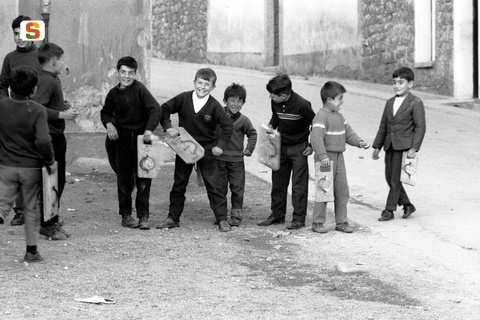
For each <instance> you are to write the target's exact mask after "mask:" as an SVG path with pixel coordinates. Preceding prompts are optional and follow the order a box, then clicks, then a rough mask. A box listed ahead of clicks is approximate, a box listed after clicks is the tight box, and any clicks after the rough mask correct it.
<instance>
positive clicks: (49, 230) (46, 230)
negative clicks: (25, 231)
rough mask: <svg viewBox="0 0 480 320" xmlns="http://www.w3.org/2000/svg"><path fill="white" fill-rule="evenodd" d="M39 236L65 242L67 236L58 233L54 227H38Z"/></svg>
mask: <svg viewBox="0 0 480 320" xmlns="http://www.w3.org/2000/svg"><path fill="white" fill-rule="evenodd" d="M40 234H41V235H43V236H45V237H47V238H48V239H52V240H67V236H66V235H64V234H63V233H61V232H60V231H58V229H57V226H55V225H53V226H48V227H40Z"/></svg>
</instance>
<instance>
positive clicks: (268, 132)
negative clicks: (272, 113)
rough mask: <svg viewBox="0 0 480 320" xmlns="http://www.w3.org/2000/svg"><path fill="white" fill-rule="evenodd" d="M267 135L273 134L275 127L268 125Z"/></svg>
mask: <svg viewBox="0 0 480 320" xmlns="http://www.w3.org/2000/svg"><path fill="white" fill-rule="evenodd" d="M267 134H273V127H272V125H271V124H269V125H268V129H267Z"/></svg>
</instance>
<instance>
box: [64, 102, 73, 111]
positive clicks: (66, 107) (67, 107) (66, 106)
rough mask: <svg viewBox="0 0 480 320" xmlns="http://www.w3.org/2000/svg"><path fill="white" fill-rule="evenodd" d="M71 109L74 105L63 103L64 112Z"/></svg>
mask: <svg viewBox="0 0 480 320" xmlns="http://www.w3.org/2000/svg"><path fill="white" fill-rule="evenodd" d="M71 107H72V105H71V104H70V102H68V101H67V100H65V101H63V110H69V109H70V108H71Z"/></svg>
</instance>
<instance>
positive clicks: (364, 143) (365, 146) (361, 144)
mask: <svg viewBox="0 0 480 320" xmlns="http://www.w3.org/2000/svg"><path fill="white" fill-rule="evenodd" d="M358 146H359V147H360V148H363V149H365V150H367V149H368V148H370V144H368V142H365V141H363V140H361V141H360V142H359V143H358Z"/></svg>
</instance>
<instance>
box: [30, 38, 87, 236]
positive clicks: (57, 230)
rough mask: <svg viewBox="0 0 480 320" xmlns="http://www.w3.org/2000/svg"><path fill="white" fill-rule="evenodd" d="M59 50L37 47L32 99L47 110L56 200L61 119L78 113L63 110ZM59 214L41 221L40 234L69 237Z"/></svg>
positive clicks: (62, 162) (62, 153)
mask: <svg viewBox="0 0 480 320" xmlns="http://www.w3.org/2000/svg"><path fill="white" fill-rule="evenodd" d="M63 53H64V52H63V49H62V48H60V47H59V46H58V45H56V44H54V43H51V42H50V43H48V42H47V43H44V44H42V45H41V46H40V48H38V61H39V62H40V64H41V65H42V71H41V72H40V75H39V77H38V90H37V94H36V95H35V97H34V100H35V101H36V102H38V103H40V104H41V105H43V106H44V107H45V108H46V109H47V115H48V128H49V129H50V137H51V138H52V145H53V151H54V153H55V161H57V162H58V201H59V205H60V199H61V196H62V193H63V189H64V187H65V171H66V153H67V140H66V139H65V135H64V134H63V132H64V131H65V120H75V118H76V117H77V115H78V113H77V112H74V111H73V110H71V109H69V110H65V100H64V99H63V90H62V83H61V82H60V79H59V78H58V75H60V74H61V73H62V70H63V69H64V66H65V64H64V60H63ZM62 224H63V223H62V222H60V219H59V216H58V215H56V216H54V217H53V218H52V219H50V220H48V221H43V219H42V222H41V228H40V234H42V235H44V236H46V237H47V238H51V239H52V240H65V239H67V237H70V233H69V232H68V231H66V230H65V229H64V228H63V226H62Z"/></svg>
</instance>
